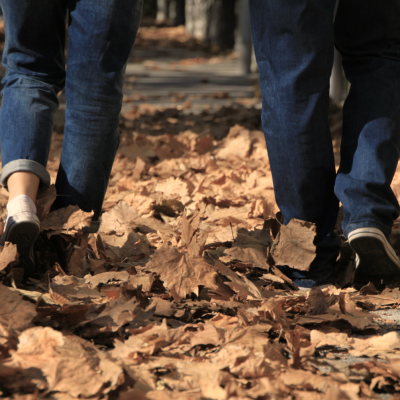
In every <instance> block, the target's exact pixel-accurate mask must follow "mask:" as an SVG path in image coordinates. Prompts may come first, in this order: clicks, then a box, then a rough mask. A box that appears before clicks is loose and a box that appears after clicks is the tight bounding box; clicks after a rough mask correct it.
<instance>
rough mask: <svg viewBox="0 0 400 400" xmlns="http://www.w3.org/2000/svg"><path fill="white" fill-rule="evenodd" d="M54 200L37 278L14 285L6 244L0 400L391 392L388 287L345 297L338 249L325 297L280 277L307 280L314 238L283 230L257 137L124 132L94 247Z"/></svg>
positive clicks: (13, 260) (306, 228)
mask: <svg viewBox="0 0 400 400" xmlns="http://www.w3.org/2000/svg"><path fill="white" fill-rule="evenodd" d="M129 135H130V136H131V137H129V138H128V136H129ZM61 143H62V137H61V136H59V135H55V138H54V141H53V145H52V152H51V157H50V162H49V166H48V168H49V171H50V173H51V175H52V177H53V178H54V177H55V174H56V170H57V167H58V163H59V149H60V147H61ZM55 198H56V193H55V189H54V187H53V186H52V187H50V188H49V189H48V190H47V191H45V192H42V193H41V194H40V196H39V198H38V200H37V208H38V215H39V218H40V219H41V231H42V232H41V235H40V237H39V239H38V241H37V243H36V246H35V257H36V262H37V270H36V271H35V272H34V273H30V274H27V273H25V276H24V271H23V265H22V262H21V261H20V260H19V255H18V253H17V249H16V246H14V245H12V244H10V243H6V245H5V246H4V248H3V249H2V250H1V253H0V273H1V277H0V279H1V282H2V283H1V284H0V300H1V304H2V311H1V312H0V390H1V397H2V398H6V399H42V398H43V399H44V398H46V399H60V400H61V399H62V400H64V399H65V400H70V399H76V398H81V399H86V398H87V399H89V398H90V399H101V398H108V399H119V400H128V399H135V400H136V399H138V400H141V399H154V400H164V399H167V400H170V399H174V400H175V399H185V400H186V399H215V400H223V399H235V398H237V399H239V398H240V399H254V400H256V399H269V398H271V399H290V398H292V399H305V398H307V399H309V398H312V399H351V400H353V399H379V395H378V393H392V394H396V393H397V394H399V392H400V385H399V382H400V336H399V334H398V333H397V332H396V327H397V325H396V322H395V321H394V320H390V317H389V316H387V317H388V318H386V317H385V316H384V314H383V312H382V310H388V311H391V310H392V309H397V308H398V307H399V304H400V292H399V284H398V282H397V283H396V282H392V283H391V284H390V285H387V286H382V285H380V283H379V282H378V283H376V284H375V285H374V284H373V283H368V282H367V283H365V284H362V285H353V286H352V279H353V274H354V267H353V265H354V264H353V258H354V255H353V254H352V252H351V250H350V248H349V247H348V244H347V243H346V242H345V241H344V240H343V246H342V252H341V257H340V259H339V260H338V265H337V269H338V279H337V282H336V285H331V286H329V287H327V288H325V289H323V290H321V289H318V288H315V289H313V290H311V291H310V292H304V291H300V290H298V288H297V287H296V286H295V285H294V284H293V282H292V281H291V280H290V279H289V278H287V277H286V276H285V275H283V274H282V273H281V271H280V269H279V266H281V265H289V266H290V267H293V268H297V269H302V270H307V269H308V268H309V267H310V263H311V262H312V261H313V260H314V258H315V246H314V244H313V240H314V237H315V226H313V225H312V224H310V223H307V222H304V221H298V220H292V221H290V223H289V224H288V225H286V226H285V225H282V216H281V214H280V213H279V212H278V209H277V207H276V204H275V202H274V196H273V186H272V178H271V172H270V168H269V163H268V156H267V151H266V149H265V143H264V138H263V135H262V133H261V132H260V131H255V130H248V129H246V128H245V127H242V126H239V125H235V126H233V127H231V129H230V130H229V133H228V135H227V136H226V137H225V138H223V139H222V140H216V139H215V137H213V136H212V135H210V134H209V133H208V132H204V133H203V134H201V133H200V134H198V133H195V132H193V131H191V130H189V129H188V130H186V131H183V132H181V133H179V134H178V135H171V134H163V135H158V136H145V135H143V134H141V133H138V132H133V133H132V132H131V133H126V134H125V139H124V140H123V141H122V146H121V149H120V153H119V155H118V157H117V159H116V161H115V164H114V168H113V171H112V176H111V180H110V187H109V190H108V192H107V196H106V200H105V203H104V210H103V211H104V213H103V214H102V217H101V218H102V224H101V226H100V229H99V231H98V232H97V233H89V232H88V229H87V227H88V226H89V225H90V218H91V213H85V212H83V211H81V210H79V209H78V208H77V207H73V206H70V207H68V208H66V209H61V210H56V211H51V204H52V202H53V201H54V199H55ZM6 200H7V197H6V193H5V192H2V193H1V194H0V205H1V206H3V207H4V206H5V204H6ZM338 232H339V233H340V230H339V228H338ZM398 234H400V232H399V231H394V234H393V240H394V241H395V243H397V242H396V240H397V239H398V237H399V236H398ZM398 242H400V241H398ZM388 311H387V312H388ZM382 318H385V319H382Z"/></svg>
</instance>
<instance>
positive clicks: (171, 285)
mask: <svg viewBox="0 0 400 400" xmlns="http://www.w3.org/2000/svg"><path fill="white" fill-rule="evenodd" d="M146 269H147V271H151V272H155V273H156V274H158V275H159V276H160V279H161V281H162V282H163V283H164V286H165V287H166V288H167V289H168V290H170V292H171V295H172V296H173V297H174V300H175V301H177V302H179V301H180V300H181V299H182V298H185V297H186V295H190V294H191V293H195V294H196V295H197V296H198V295H199V285H203V286H205V287H207V288H210V289H215V290H216V289H218V285H217V278H218V275H217V272H216V270H215V268H213V267H212V266H211V265H210V264H208V263H207V262H206V261H205V260H204V259H203V258H194V257H190V256H189V255H187V254H182V253H180V252H179V251H178V250H177V249H175V248H174V247H169V246H166V245H163V246H162V247H161V248H160V249H158V250H157V251H156V252H155V253H154V254H153V256H152V258H151V261H150V262H149V264H148V266H147V268H146Z"/></svg>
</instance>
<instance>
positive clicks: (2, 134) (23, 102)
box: [0, 0, 66, 195]
mask: <svg viewBox="0 0 400 400" xmlns="http://www.w3.org/2000/svg"><path fill="white" fill-rule="evenodd" d="M1 7H2V9H3V14H4V22H5V37H6V42H5V47H4V53H3V64H4V66H5V67H6V76H5V78H4V79H3V84H4V88H3V91H2V96H3V100H2V106H1V111H0V139H1V156H2V164H3V170H2V174H1V183H2V184H3V185H4V186H6V187H7V186H8V180H9V177H10V176H11V175H12V174H13V173H15V172H19V171H24V172H30V173H32V174H35V175H36V176H38V177H39V178H40V182H41V186H42V187H45V186H48V185H49V184H50V176H49V174H48V173H47V171H46V164H47V158H48V154H49V149H50V142H51V134H52V129H53V115H54V112H55V111H56V110H57V108H58V99H57V93H58V92H59V91H60V90H62V88H63V85H64V79H65V69H64V43H65V18H66V6H65V1H63V0H58V1H54V2H51V3H49V2H48V1H47V0H30V1H28V0H1ZM21 176H22V175H21ZM13 181H14V182H13ZM13 183H15V184H16V186H17V187H18V184H19V183H20V182H19V180H18V179H17V178H16V177H14V179H13V180H12V181H11V184H13ZM35 185H36V183H35V182H34V185H33V186H35ZM17 187H16V188H13V189H15V190H13V193H14V195H15V194H16V192H17V189H18V188H17ZM23 187H24V184H23V183H22V182H21V188H20V189H21V190H23ZM28 191H29V192H32V191H34V188H28ZM21 194H22V193H21Z"/></svg>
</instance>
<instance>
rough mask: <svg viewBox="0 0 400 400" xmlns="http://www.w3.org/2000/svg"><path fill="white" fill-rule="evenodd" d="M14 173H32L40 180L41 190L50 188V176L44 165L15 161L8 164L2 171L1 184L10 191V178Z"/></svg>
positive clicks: (27, 161) (31, 161)
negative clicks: (8, 186) (8, 183)
mask: <svg viewBox="0 0 400 400" xmlns="http://www.w3.org/2000/svg"><path fill="white" fill-rule="evenodd" d="M14 172H31V173H32V174H35V175H36V176H37V177H39V179H40V185H39V190H43V189H46V188H48V187H49V186H50V181H51V179H50V174H49V173H48V172H47V170H46V168H45V167H43V165H42V164H39V163H38V162H36V161H33V160H23V159H21V160H14V161H10V162H9V163H7V164H6V165H5V166H4V168H3V170H2V171H1V178H0V179H1V184H2V185H3V186H4V187H5V188H6V189H7V190H8V188H7V181H8V178H9V177H10V176H11V175H12V174H13V173H14Z"/></svg>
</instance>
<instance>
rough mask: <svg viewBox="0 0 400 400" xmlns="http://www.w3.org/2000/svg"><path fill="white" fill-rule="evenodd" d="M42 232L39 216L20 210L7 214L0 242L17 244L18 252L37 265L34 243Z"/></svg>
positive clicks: (2, 243) (30, 262)
mask: <svg viewBox="0 0 400 400" xmlns="http://www.w3.org/2000/svg"><path fill="white" fill-rule="evenodd" d="M39 233H40V222H39V218H38V217H37V216H36V215H35V214H33V213H31V212H19V213H16V214H14V215H12V216H11V217H9V218H8V217H7V216H6V222H5V225H4V231H3V235H2V237H1V240H0V244H1V245H2V246H4V243H5V242H11V243H13V244H16V245H17V250H18V253H19V254H20V255H21V256H22V257H23V258H24V260H25V261H27V262H28V263H29V264H31V265H32V266H34V265H35V258H34V254H33V245H34V243H35V242H36V239H37V238H38V236H39Z"/></svg>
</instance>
